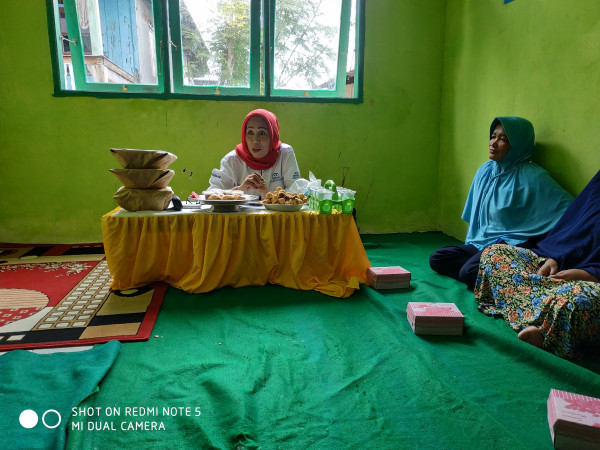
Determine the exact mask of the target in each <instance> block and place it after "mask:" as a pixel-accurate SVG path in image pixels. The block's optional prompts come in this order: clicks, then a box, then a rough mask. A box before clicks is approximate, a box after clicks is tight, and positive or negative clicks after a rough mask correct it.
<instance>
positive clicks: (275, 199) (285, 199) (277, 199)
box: [261, 187, 308, 205]
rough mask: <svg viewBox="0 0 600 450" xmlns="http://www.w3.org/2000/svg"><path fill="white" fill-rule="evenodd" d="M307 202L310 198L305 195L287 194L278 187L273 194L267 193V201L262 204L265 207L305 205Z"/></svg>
mask: <svg viewBox="0 0 600 450" xmlns="http://www.w3.org/2000/svg"><path fill="white" fill-rule="evenodd" d="M307 202H308V198H307V197H306V196H305V195H304V194H297V193H295V192H287V191H286V190H285V189H283V188H281V187H278V188H277V189H275V191H273V192H267V195H266V197H265V199H264V200H263V201H262V202H261V203H262V204H263V205H264V204H267V205H269V204H275V205H303V204H304V203H307Z"/></svg>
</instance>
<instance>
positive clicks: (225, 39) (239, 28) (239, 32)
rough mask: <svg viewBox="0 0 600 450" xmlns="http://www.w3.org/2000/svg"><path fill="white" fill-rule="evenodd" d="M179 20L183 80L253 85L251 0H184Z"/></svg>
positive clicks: (195, 83) (207, 84) (197, 84)
mask: <svg viewBox="0 0 600 450" xmlns="http://www.w3.org/2000/svg"><path fill="white" fill-rule="evenodd" d="M180 23H181V43H182V50H183V58H182V59H183V76H184V84H186V85H196V86H232V87H248V86H249V85H250V70H249V67H250V65H249V57H250V1H249V0H203V1H198V0H184V1H182V2H181V4H180Z"/></svg>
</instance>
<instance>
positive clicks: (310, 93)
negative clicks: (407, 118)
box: [46, 0, 365, 101]
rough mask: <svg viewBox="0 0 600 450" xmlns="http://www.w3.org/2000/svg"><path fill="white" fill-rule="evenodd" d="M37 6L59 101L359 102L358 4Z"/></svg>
mask: <svg viewBox="0 0 600 450" xmlns="http://www.w3.org/2000/svg"><path fill="white" fill-rule="evenodd" d="M46 1H47V4H48V7H49V10H50V11H51V14H50V15H49V16H48V17H49V26H50V27H51V33H50V36H51V41H52V42H51V44H52V48H53V50H54V54H53V60H52V62H53V70H54V74H55V92H56V93H58V94H59V95H60V94H61V93H65V95H66V93H67V92H69V91H79V92H81V94H79V95H93V93H95V92H98V93H109V94H110V96H115V97H118V96H119V95H121V94H127V95H128V96H130V95H131V96H138V95H141V96H144V95H148V94H149V95H152V96H160V97H171V96H172V97H178V98H193V97H199V96H200V97H202V98H215V97H217V96H220V97H222V98H223V97H228V98H233V97H238V98H240V99H244V100H245V99H256V98H264V99H278V100H280V101H281V100H285V99H286V98H290V97H296V99H294V100H298V99H299V97H305V98H308V97H310V98H328V99H344V98H350V99H359V101H361V100H362V88H361V83H362V80H360V77H361V76H362V61H363V57H362V47H363V45H364V44H363V38H362V35H363V24H364V17H363V13H364V1H365V0H168V1H166V0H46ZM53 32H55V34H53Z"/></svg>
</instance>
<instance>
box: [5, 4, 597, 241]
mask: <svg viewBox="0 0 600 450" xmlns="http://www.w3.org/2000/svg"><path fill="white" fill-rule="evenodd" d="M2 11H3V14H2V15H1V16H0V80H1V82H0V117H1V118H2V120H1V121H0V151H1V152H2V153H1V154H2V165H1V166H0V167H1V168H0V188H2V191H1V192H2V195H1V196H0V208H1V211H2V213H1V215H0V241H5V242H57V243H60V242H92V241H99V240H101V232H100V218H101V216H102V215H103V214H104V213H106V212H108V211H110V210H111V209H113V207H114V206H115V204H114V202H113V200H112V195H113V193H114V192H115V191H116V190H117V189H118V187H119V182H118V180H117V179H116V177H114V175H112V174H111V173H109V172H108V169H110V168H113V167H117V163H116V160H114V159H113V158H112V156H111V155H110V153H109V151H108V149H109V148H110V147H132V148H158V149H165V150H169V151H171V152H173V153H175V154H177V155H178V156H179V159H178V160H177V161H176V162H175V163H174V164H173V165H172V166H171V167H172V168H173V169H174V170H175V171H176V175H175V177H174V178H173V181H172V182H171V186H172V187H173V188H174V190H175V191H176V193H177V194H179V195H180V196H183V197H185V196H186V195H187V194H188V193H189V192H190V191H191V190H196V191H199V190H202V189H203V188H205V187H206V186H207V180H208V176H209V174H210V171H211V169H212V168H213V167H215V166H217V165H218V163H219V160H220V158H221V156H222V155H224V154H225V153H226V152H227V151H229V150H231V149H232V148H233V146H234V145H235V144H236V143H237V142H238V141H239V135H240V131H239V126H240V123H241V120H242V118H243V117H244V116H245V114H246V113H247V112H248V111H249V110H251V109H254V108H257V107H266V108H268V109H271V110H272V111H274V112H275V113H276V114H277V115H278V117H279V120H280V124H281V135H282V139H283V140H284V141H285V142H287V143H289V144H291V145H293V146H294V148H295V149H296V153H297V156H298V161H299V164H300V168H301V170H302V172H303V175H304V176H307V175H308V170H311V171H313V172H314V173H315V174H316V175H317V176H318V177H320V178H322V179H327V178H332V179H334V180H336V181H337V182H338V183H339V182H340V180H341V179H342V176H343V173H344V169H343V168H344V167H349V172H348V174H347V176H346V185H347V186H348V187H350V188H353V189H356V190H357V191H358V195H357V209H358V222H359V226H360V229H361V232H365V233H387V232H407V231H426V230H431V229H439V230H442V231H445V232H446V233H448V234H451V235H454V236H457V237H459V238H462V237H463V236H464V233H465V230H466V227H465V224H464V223H463V222H462V221H461V220H460V213H461V212H462V207H463V204H464V200H465V197H466V194H467V192H468V189H469V185H470V183H471V180H472V178H473V175H474V174H475V171H476V170H477V168H478V167H479V166H480V165H481V164H482V163H483V162H485V161H486V160H487V143H488V128H489V123H490V122H491V120H492V118H493V117H494V116H497V115H521V116H523V117H527V118H528V119H530V120H531V121H532V122H533V124H534V126H535V128H536V134H537V147H536V161H537V162H538V163H539V164H541V165H542V166H543V167H545V168H547V169H548V170H550V171H551V172H552V173H553V175H554V176H555V178H556V179H557V180H558V181H559V182H560V183H561V184H563V185H564V186H565V187H566V188H567V189H568V190H569V191H570V192H572V193H574V194H576V193H578V192H579V191H580V190H581V189H582V188H583V186H584V185H585V184H586V182H587V181H588V180H589V179H590V178H591V177H592V176H593V174H594V173H595V172H596V171H597V170H598V169H599V168H600V167H599V164H598V162H599V158H598V152H597V150H596V149H595V148H594V144H595V139H594V138H595V134H596V124H597V123H599V122H600V120H599V119H600V111H599V110H598V109H597V108H596V99H597V98H599V97H600V92H599V91H600V58H599V45H600V44H598V43H599V42H600V2H596V1H591V0H570V1H569V2H565V1H560V0H514V1H513V2H512V3H509V4H507V5H504V4H503V2H502V0H447V1H445V0H426V1H423V0H406V1H401V2H398V1H397V0H367V11H366V13H367V30H366V36H365V38H366V49H365V54H366V57H365V84H364V96H365V101H364V103H362V104H360V105H341V104H314V103H313V104H299V103H275V102H274V103H267V102H262V103H260V102H259V103H251V102H228V101H218V102H217V101H194V100H168V101H164V100H148V99H140V100H136V99H129V100H114V99H96V98H57V97H53V95H52V90H53V84H52V72H51V63H50V53H49V51H50V50H49V44H48V36H47V25H46V8H45V3H44V2H43V1H42V0H35V1H28V2H3V3H2ZM184 168H185V169H187V171H186V173H185V174H184V173H182V171H183V169H184ZM190 172H193V174H194V175H193V176H192V177H191V178H190V177H189V173H190Z"/></svg>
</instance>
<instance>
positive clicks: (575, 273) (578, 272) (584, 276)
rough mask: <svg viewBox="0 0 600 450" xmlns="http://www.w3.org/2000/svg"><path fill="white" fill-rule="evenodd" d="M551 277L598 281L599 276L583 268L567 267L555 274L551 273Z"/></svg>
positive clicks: (555, 278)
mask: <svg viewBox="0 0 600 450" xmlns="http://www.w3.org/2000/svg"><path fill="white" fill-rule="evenodd" d="M550 278H552V279H554V280H571V281H575V280H580V281H593V282H594V283H598V278H596V277H595V276H594V275H592V274H591V273H589V272H586V271H585V270H583V269H567V270H561V271H560V272H557V273H555V274H553V275H550Z"/></svg>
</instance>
